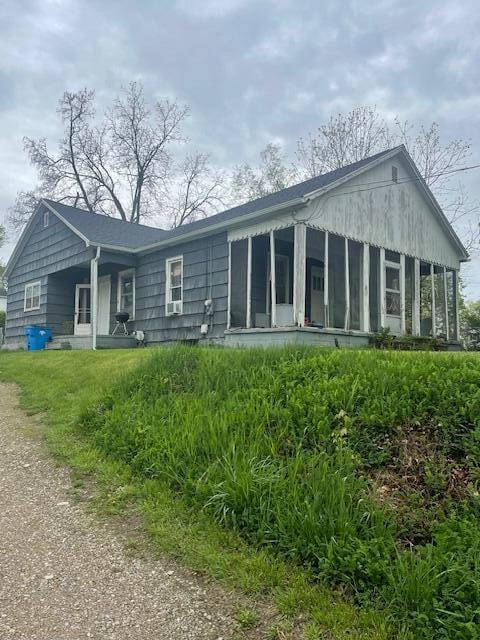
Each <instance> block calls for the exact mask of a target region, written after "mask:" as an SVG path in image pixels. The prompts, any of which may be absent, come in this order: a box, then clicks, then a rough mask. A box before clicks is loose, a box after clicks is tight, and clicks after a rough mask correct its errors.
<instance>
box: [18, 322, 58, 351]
mask: <svg viewBox="0 0 480 640" xmlns="http://www.w3.org/2000/svg"><path fill="white" fill-rule="evenodd" d="M24 333H25V338H26V340H25V342H26V347H27V351H41V350H42V349H45V345H46V343H47V342H50V341H51V340H52V330H51V329H50V327H37V326H35V325H32V324H29V325H27V326H26V327H25V329H24Z"/></svg>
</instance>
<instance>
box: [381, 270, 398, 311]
mask: <svg viewBox="0 0 480 640" xmlns="http://www.w3.org/2000/svg"><path fill="white" fill-rule="evenodd" d="M385 305H386V312H387V316H397V317H400V267H397V266H396V265H395V266H392V265H387V266H386V267H385Z"/></svg>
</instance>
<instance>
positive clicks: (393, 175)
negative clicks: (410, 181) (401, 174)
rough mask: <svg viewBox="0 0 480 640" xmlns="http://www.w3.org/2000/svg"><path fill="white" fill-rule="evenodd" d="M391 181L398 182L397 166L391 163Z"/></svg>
mask: <svg viewBox="0 0 480 640" xmlns="http://www.w3.org/2000/svg"><path fill="white" fill-rule="evenodd" d="M392 182H398V168H397V167H396V166H395V165H392Z"/></svg>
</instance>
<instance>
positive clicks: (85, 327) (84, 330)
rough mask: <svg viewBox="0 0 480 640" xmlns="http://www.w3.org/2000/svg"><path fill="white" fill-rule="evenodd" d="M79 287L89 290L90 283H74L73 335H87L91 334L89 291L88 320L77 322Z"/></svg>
mask: <svg viewBox="0 0 480 640" xmlns="http://www.w3.org/2000/svg"><path fill="white" fill-rule="evenodd" d="M81 289H89V290H91V286H90V284H82V283H79V284H76V285H75V312H74V316H73V335H74V336H89V335H91V334H92V299H91V291H90V322H89V323H86V322H84V323H82V324H80V323H79V322H78V315H79V304H80V290H81Z"/></svg>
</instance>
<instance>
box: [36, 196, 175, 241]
mask: <svg viewBox="0 0 480 640" xmlns="http://www.w3.org/2000/svg"><path fill="white" fill-rule="evenodd" d="M43 202H44V203H45V204H47V205H49V206H50V207H51V208H52V209H54V210H55V211H56V212H57V213H58V214H59V215H60V216H61V217H62V218H63V219H64V220H66V221H67V222H68V223H69V224H70V225H71V226H72V227H74V228H75V229H76V230H77V231H78V232H79V233H81V234H82V236H84V237H85V238H87V239H88V240H89V242H91V243H92V244H100V245H111V246H116V247H122V248H124V249H138V248H140V247H145V246H146V245H149V244H152V243H154V242H158V241H159V240H163V238H165V237H166V235H167V234H168V232H167V231H163V230H162V229H158V228H156V227H148V226H146V225H144V224H132V223H131V222H124V221H123V220H120V219H119V218H110V217H108V216H104V215H100V214H98V213H90V211H85V210H84V209H78V208H77V207H70V206H69V205H66V204H63V203H61V202H54V201H53V200H47V199H45V198H44V199H43Z"/></svg>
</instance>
